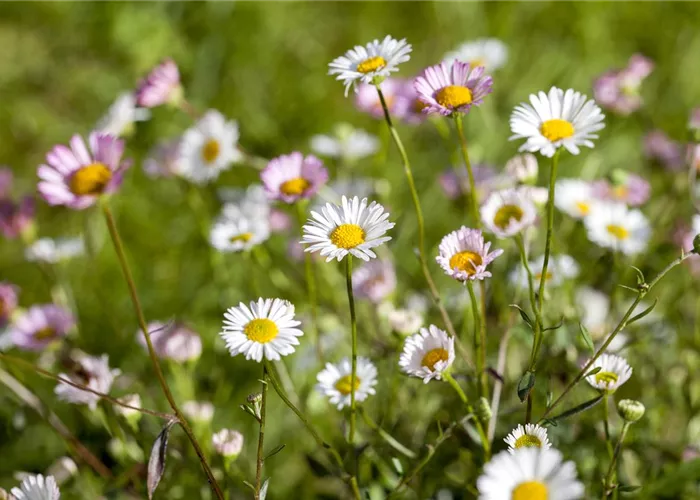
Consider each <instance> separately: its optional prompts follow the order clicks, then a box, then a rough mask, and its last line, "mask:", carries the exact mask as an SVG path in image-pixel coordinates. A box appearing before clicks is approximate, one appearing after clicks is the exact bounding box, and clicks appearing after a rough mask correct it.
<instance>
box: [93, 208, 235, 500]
mask: <svg viewBox="0 0 700 500" xmlns="http://www.w3.org/2000/svg"><path fill="white" fill-rule="evenodd" d="M102 211H103V212H104V216H105V221H106V222H107V229H108V230H109V235H110V237H111V238H112V243H113V244H114V250H115V252H116V254H117V258H118V259H119V265H120V266H121V268H122V273H123V274H124V279H125V280H126V284H127V287H128V288H129V295H130V296H131V302H132V303H133V306H134V312H135V313H136V319H137V321H138V324H139V327H141V331H142V332H143V336H144V338H145V340H146V346H147V347H148V355H149V357H150V358H151V364H152V365H153V370H154V371H155V373H156V378H157V379H158V382H159V384H160V386H161V389H162V390H163V394H165V397H166V399H167V400H168V403H169V404H170V407H171V408H172V410H173V412H174V413H175V416H176V417H177V420H178V423H179V424H180V427H182V430H183V431H185V434H186V435H187V437H188V439H189V440H190V443H192V447H193V448H194V450H195V452H196V453H197V456H198V457H199V461H200V462H201V464H202V468H203V469H204V473H205V474H206V476H207V480H208V481H209V484H210V485H211V487H212V489H213V490H214V493H215V494H216V497H217V498H218V499H219V500H224V494H223V492H222V491H221V488H220V487H219V484H218V483H217V481H216V478H215V477H214V474H213V472H212V471H211V468H210V467H209V464H208V463H207V459H206V458H205V457H204V452H203V451H202V448H201V446H200V445H199V442H198V441H197V438H196V437H195V435H194V432H192V429H191V428H190V426H189V424H188V423H187V419H186V418H185V416H184V415H183V414H182V412H181V411H180V408H179V407H178V406H177V403H176V402H175V398H173V395H172V393H171V392H170V387H168V383H167V382H166V380H165V376H164V375H163V371H162V370H161V367H160V363H158V356H157V355H156V352H155V349H154V348H153V342H152V341H151V336H150V334H149V333H148V326H147V323H146V318H145V317H144V315H143V310H142V308H141V302H140V301H139V297H138V294H137V292H136V285H135V284H134V279H133V277H132V275H131V269H129V264H128V262H127V260H126V255H125V253H124V246H123V245H122V240H121V237H120V236H119V231H118V230H117V225H116V223H115V222H114V216H113V215H112V211H111V210H110V208H109V205H108V204H107V202H106V201H103V202H102Z"/></svg>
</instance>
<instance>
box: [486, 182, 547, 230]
mask: <svg viewBox="0 0 700 500" xmlns="http://www.w3.org/2000/svg"><path fill="white" fill-rule="evenodd" d="M536 218H537V208H536V207H535V204H534V203H533V201H532V199H531V198H530V196H528V192H527V191H524V190H520V189H504V190H502V191H496V192H495V193H491V195H490V196H489V197H488V198H487V199H486V201H485V202H484V204H483V205H482V206H481V220H482V221H483V222H484V226H485V227H486V229H487V230H488V231H490V232H492V233H493V234H495V235H496V236H497V237H498V238H507V237H509V236H514V235H516V234H518V233H520V232H522V231H523V230H525V229H526V228H528V227H530V226H532V225H533V224H534V223H535V219H536Z"/></svg>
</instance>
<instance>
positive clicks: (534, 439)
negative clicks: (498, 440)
mask: <svg viewBox="0 0 700 500" xmlns="http://www.w3.org/2000/svg"><path fill="white" fill-rule="evenodd" d="M503 441H505V442H506V444H507V445H508V451H509V452H511V453H514V452H515V450H517V449H520V448H543V449H549V448H551V447H552V445H551V443H550V442H549V439H548V438H547V429H545V428H544V427H541V426H539V425H537V424H525V427H523V426H522V425H520V424H518V426H517V427H516V428H515V429H513V430H512V431H511V433H510V434H508V436H507V437H506V438H505V439H504V440H503Z"/></svg>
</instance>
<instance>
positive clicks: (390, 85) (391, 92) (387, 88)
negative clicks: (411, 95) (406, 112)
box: [355, 78, 404, 120]
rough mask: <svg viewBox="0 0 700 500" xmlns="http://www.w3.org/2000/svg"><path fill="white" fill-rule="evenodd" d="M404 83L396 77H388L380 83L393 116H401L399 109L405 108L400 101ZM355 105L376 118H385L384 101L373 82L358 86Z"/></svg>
mask: <svg viewBox="0 0 700 500" xmlns="http://www.w3.org/2000/svg"><path fill="white" fill-rule="evenodd" d="M403 85H404V83H403V80H398V79H394V78H387V79H386V80H384V81H383V82H382V83H381V85H380V88H381V89H382V94H384V100H385V101H386V105H387V107H388V108H389V113H391V116H392V117H397V118H399V115H398V113H397V111H400V110H401V109H402V108H403V106H402V105H401V102H399V101H400V100H401V99H402V98H403V96H402V95H401V93H400V92H401V89H402V87H403ZM355 106H356V107H357V109H359V110H360V111H362V112H363V113H367V114H369V115H370V116H372V117H374V118H378V119H380V120H383V119H384V109H383V108H382V102H381V101H380V100H379V93H378V92H377V88H376V87H375V86H374V85H372V84H369V83H361V84H359V85H358V86H357V92H356V93H355Z"/></svg>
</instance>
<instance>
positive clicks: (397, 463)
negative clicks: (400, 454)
mask: <svg viewBox="0 0 700 500" xmlns="http://www.w3.org/2000/svg"><path fill="white" fill-rule="evenodd" d="M391 463H392V464H393V466H394V469H396V472H398V473H399V474H402V475H403V465H401V460H399V459H398V458H396V457H392V458H391Z"/></svg>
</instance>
